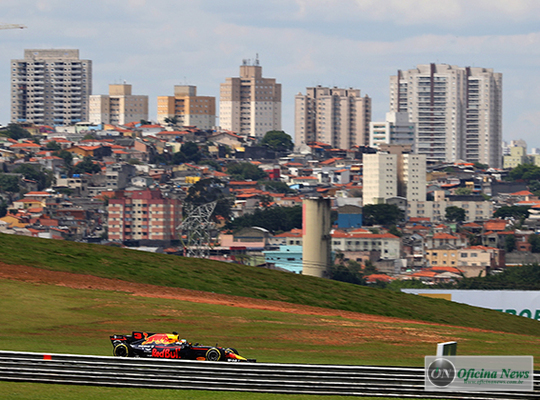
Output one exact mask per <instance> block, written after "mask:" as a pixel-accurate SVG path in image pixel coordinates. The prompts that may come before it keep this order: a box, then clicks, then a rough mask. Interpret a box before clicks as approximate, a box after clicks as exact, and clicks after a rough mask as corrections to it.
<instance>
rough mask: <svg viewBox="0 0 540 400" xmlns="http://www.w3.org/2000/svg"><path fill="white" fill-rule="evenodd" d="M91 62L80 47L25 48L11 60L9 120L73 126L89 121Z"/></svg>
mask: <svg viewBox="0 0 540 400" xmlns="http://www.w3.org/2000/svg"><path fill="white" fill-rule="evenodd" d="M91 94H92V61H91V60H80V59H79V50H24V59H20V60H11V121H12V122H30V123H34V124H38V125H43V124H44V125H72V124H75V123H77V122H83V121H87V120H88V96H90V95H91Z"/></svg>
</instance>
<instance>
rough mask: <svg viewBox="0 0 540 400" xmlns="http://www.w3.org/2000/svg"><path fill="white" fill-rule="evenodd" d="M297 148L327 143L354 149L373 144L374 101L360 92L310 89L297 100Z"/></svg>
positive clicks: (336, 146)
mask: <svg viewBox="0 0 540 400" xmlns="http://www.w3.org/2000/svg"><path fill="white" fill-rule="evenodd" d="M294 108H295V114H294V137H295V144H296V145H297V146H298V145H301V144H305V143H310V142H323V143H327V144H329V145H331V146H332V147H335V148H340V149H350V148H351V147H353V146H355V145H362V146H363V145H367V144H368V142H369V123H370V122H371V99H370V98H369V97H368V96H367V95H366V96H364V97H361V95H360V90H359V89H352V88H349V89H339V88H336V87H333V88H328V87H322V86H317V87H310V88H307V89H306V94H305V95H303V94H302V93H299V94H297V95H296V96H295V99H294Z"/></svg>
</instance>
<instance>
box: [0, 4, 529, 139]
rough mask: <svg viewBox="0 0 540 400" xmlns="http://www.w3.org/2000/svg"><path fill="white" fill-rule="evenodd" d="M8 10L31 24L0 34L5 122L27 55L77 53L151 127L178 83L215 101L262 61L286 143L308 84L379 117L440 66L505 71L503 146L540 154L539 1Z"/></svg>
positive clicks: (96, 80)
mask: <svg viewBox="0 0 540 400" xmlns="http://www.w3.org/2000/svg"><path fill="white" fill-rule="evenodd" d="M2 11H3V15H4V16H3V19H2V22H3V23H20V24H24V25H26V26H27V27H28V28H27V29H23V30H2V31H0V35H1V36H0V37H1V40H0V49H1V51H2V55H3V57H2V59H1V60H0V91H1V92H2V93H4V95H3V96H0V123H2V124H6V123H8V122H9V120H10V117H9V110H10V104H9V102H10V99H9V79H10V78H9V77H10V71H9V65H10V60H11V59H18V58H20V55H21V54H22V52H23V50H24V49H60V48H61V49H64V48H65V49H78V50H79V52H80V57H81V59H89V60H92V61H93V75H94V76H93V88H92V93H94V94H102V93H107V91H108V85H109V84H114V83H121V82H123V81H126V82H127V83H129V84H131V85H133V87H134V88H136V91H137V93H138V94H141V95H148V96H149V102H150V104H149V113H150V115H149V118H150V119H153V120H155V119H156V118H157V105H156V101H157V97H158V96H160V95H164V94H167V93H169V92H170V90H171V89H170V88H172V87H174V86H175V85H182V84H191V85H195V86H197V87H198V90H199V92H200V93H202V94H204V95H205V96H215V97H216V100H219V87H220V83H222V82H223V81H224V79H225V78H226V77H230V76H237V75H238V72H237V71H238V67H239V66H240V65H241V64H242V60H243V59H246V58H251V59H255V57H256V54H258V55H259V59H260V65H261V66H262V67H263V68H264V75H265V76H267V77H270V78H275V79H276V81H277V82H279V83H281V85H282V128H283V129H284V130H285V131H286V132H287V133H288V134H290V135H291V136H294V96H295V95H296V94H297V93H298V92H303V91H305V88H306V87H313V86H317V85H322V86H329V87H333V86H338V87H355V88H360V89H361V90H362V93H363V94H367V95H368V96H369V97H370V98H371V99H372V100H373V103H372V108H373V111H372V120H373V121H381V120H384V117H385V114H386V112H388V111H389V109H388V108H389V107H388V104H389V83H388V79H389V77H390V76H391V75H394V74H395V73H396V70H398V69H401V70H407V69H410V68H414V67H415V66H416V65H418V64H429V63H438V64H443V63H445V64H450V65H460V66H463V67H466V66H471V67H475V66H476V67H478V66H481V67H485V68H493V69H494V70H495V71H497V72H501V73H502V74H503V75H504V84H503V140H506V141H509V140H512V139H524V140H526V141H527V143H528V145H529V148H531V147H540V138H537V136H538V135H536V131H537V130H539V129H540V94H538V93H537V90H535V88H536V86H537V83H540V82H539V81H540V78H539V77H538V76H537V75H538V74H536V69H537V67H538V63H539V59H540V57H539V56H540V46H538V44H540V31H539V29H538V28H537V26H538V24H537V22H538V21H539V20H540V4H536V3H535V2H532V1H525V0H523V1H513V2H509V1H492V2H484V1H479V0H478V1H468V2H465V1H462V0H453V1H446V2H440V3H437V2H429V1H424V0H409V1H407V0H404V1H400V2H394V1H390V0H388V1H384V0H383V1H379V2H372V1H367V0H365V1H364V0H357V1H343V2H332V3H330V2H328V1H322V0H320V1H319V0H313V1H310V2H307V1H303V0H298V1H283V0H282V1H269V2H266V3H264V4H258V3H253V2H248V1H240V0H237V1H231V2H227V3H226V4H215V2H211V1H206V0H199V1H191V2H185V1H174V2H173V1H168V0H157V1H154V2H152V3H150V2H149V1H145V0H131V1H127V0H126V1H116V2H113V1H106V0H98V1H96V2H93V3H92V4H78V5H77V8H76V9H74V8H73V7H72V4H71V3H68V2H67V1H64V0H55V1H53V0H41V1H38V2H30V1H27V0H21V1H19V2H16V3H5V4H3V5H2ZM477 15H482V19H481V20H478V19H477V17H475V16H477ZM51 27H54V29H52V28H51Z"/></svg>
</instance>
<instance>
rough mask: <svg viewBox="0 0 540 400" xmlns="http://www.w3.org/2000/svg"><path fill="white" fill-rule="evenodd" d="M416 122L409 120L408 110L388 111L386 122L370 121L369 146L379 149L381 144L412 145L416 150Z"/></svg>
mask: <svg viewBox="0 0 540 400" xmlns="http://www.w3.org/2000/svg"><path fill="white" fill-rule="evenodd" d="M415 138H416V124H415V123H414V122H409V115H408V114H407V113H406V112H389V113H386V119H385V121H384V122H370V123H369V147H373V148H376V149H378V148H379V146H380V145H381V144H397V145H406V146H411V149H412V151H414V142H415Z"/></svg>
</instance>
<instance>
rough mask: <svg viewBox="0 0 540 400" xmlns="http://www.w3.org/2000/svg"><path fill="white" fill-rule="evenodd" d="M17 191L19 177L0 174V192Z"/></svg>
mask: <svg viewBox="0 0 540 400" xmlns="http://www.w3.org/2000/svg"><path fill="white" fill-rule="evenodd" d="M19 190H20V188H19V177H18V176H17V175H6V174H0V192H2V193H6V192H10V193H17V192H18V191H19Z"/></svg>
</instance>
